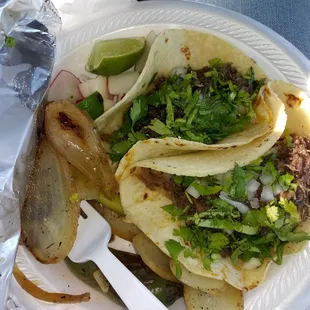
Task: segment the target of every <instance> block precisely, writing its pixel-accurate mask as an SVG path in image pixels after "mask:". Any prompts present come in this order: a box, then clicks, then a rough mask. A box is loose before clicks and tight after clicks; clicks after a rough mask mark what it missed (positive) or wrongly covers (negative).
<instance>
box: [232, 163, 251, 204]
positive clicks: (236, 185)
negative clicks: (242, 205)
mask: <svg viewBox="0 0 310 310" xmlns="http://www.w3.org/2000/svg"><path fill="white" fill-rule="evenodd" d="M245 176H246V175H245V171H244V169H242V167H240V166H239V165H237V164H236V165H235V168H234V170H233V172H232V184H231V185H230V190H229V194H230V196H231V197H232V198H237V199H245V198H247V190H246V180H245Z"/></svg>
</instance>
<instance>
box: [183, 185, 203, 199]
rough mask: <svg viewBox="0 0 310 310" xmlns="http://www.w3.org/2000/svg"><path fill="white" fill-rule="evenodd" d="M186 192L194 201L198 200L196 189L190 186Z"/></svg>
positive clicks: (198, 194)
mask: <svg viewBox="0 0 310 310" xmlns="http://www.w3.org/2000/svg"><path fill="white" fill-rule="evenodd" d="M186 192H187V193H189V194H190V195H191V196H193V197H194V198H195V199H197V198H199V196H200V193H199V192H198V191H197V189H196V188H195V187H194V186H192V185H190V186H189V187H188V188H187V189H186Z"/></svg>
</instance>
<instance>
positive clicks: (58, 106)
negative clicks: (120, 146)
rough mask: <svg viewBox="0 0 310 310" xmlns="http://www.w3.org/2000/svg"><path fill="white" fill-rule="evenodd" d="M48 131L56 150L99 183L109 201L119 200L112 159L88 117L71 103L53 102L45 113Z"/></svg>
mask: <svg viewBox="0 0 310 310" xmlns="http://www.w3.org/2000/svg"><path fill="white" fill-rule="evenodd" d="M45 130H46V136H47V138H48V140H49V141H50V143H51V145H52V146H53V148H54V149H55V150H56V151H57V152H59V153H60V154H61V155H62V156H64V158H66V160H67V161H68V162H70V163H71V164H72V165H73V166H74V167H75V168H77V169H78V170H80V171H81V172H82V173H83V174H85V175H86V176H87V177H88V178H89V179H90V180H92V181H93V182H95V184H97V185H98V186H99V187H100V189H101V192H102V193H103V194H104V196H105V197H107V198H108V199H110V200H113V199H114V198H115V197H116V196H118V192H119V188H118V184H117V182H116V179H115V176H114V174H113V172H112V169H111V166H110V164H109V160H108V156H107V154H106V153H105V152H104V150H103V148H102V145H101V142H100V137H99V135H98V133H97V131H96V128H95V124H94V122H93V121H92V120H91V119H90V118H89V117H88V115H86V114H85V113H84V112H83V111H81V110H80V109H79V108H77V107H76V106H74V105H73V104H71V103H70V102H68V101H59V102H53V103H51V104H49V105H48V106H47V107H46V109H45Z"/></svg>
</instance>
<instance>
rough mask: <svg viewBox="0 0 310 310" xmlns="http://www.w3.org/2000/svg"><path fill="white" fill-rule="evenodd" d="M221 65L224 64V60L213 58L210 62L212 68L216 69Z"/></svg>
mask: <svg viewBox="0 0 310 310" xmlns="http://www.w3.org/2000/svg"><path fill="white" fill-rule="evenodd" d="M221 63H222V60H221V59H220V58H213V59H210V60H209V65H210V66H211V67H215V66H217V65H219V64H221Z"/></svg>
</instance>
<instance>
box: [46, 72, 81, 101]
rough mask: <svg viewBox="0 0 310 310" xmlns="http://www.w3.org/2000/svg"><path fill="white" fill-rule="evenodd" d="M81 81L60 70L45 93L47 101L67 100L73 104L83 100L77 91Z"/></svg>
mask: <svg viewBox="0 0 310 310" xmlns="http://www.w3.org/2000/svg"><path fill="white" fill-rule="evenodd" d="M80 84H81V81H80V80H79V79H78V78H77V77H76V76H75V75H74V74H73V73H71V72H69V71H67V70H61V71H60V72H59V73H58V74H57V76H56V77H55V78H54V80H53V81H52V83H51V85H50V86H49V89H48V92H47V101H49V102H51V101H59V100H68V101H70V102H72V103H75V102H76V101H77V100H80V99H83V96H82V94H81V92H80V90H79V87H78V86H79V85H80Z"/></svg>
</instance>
